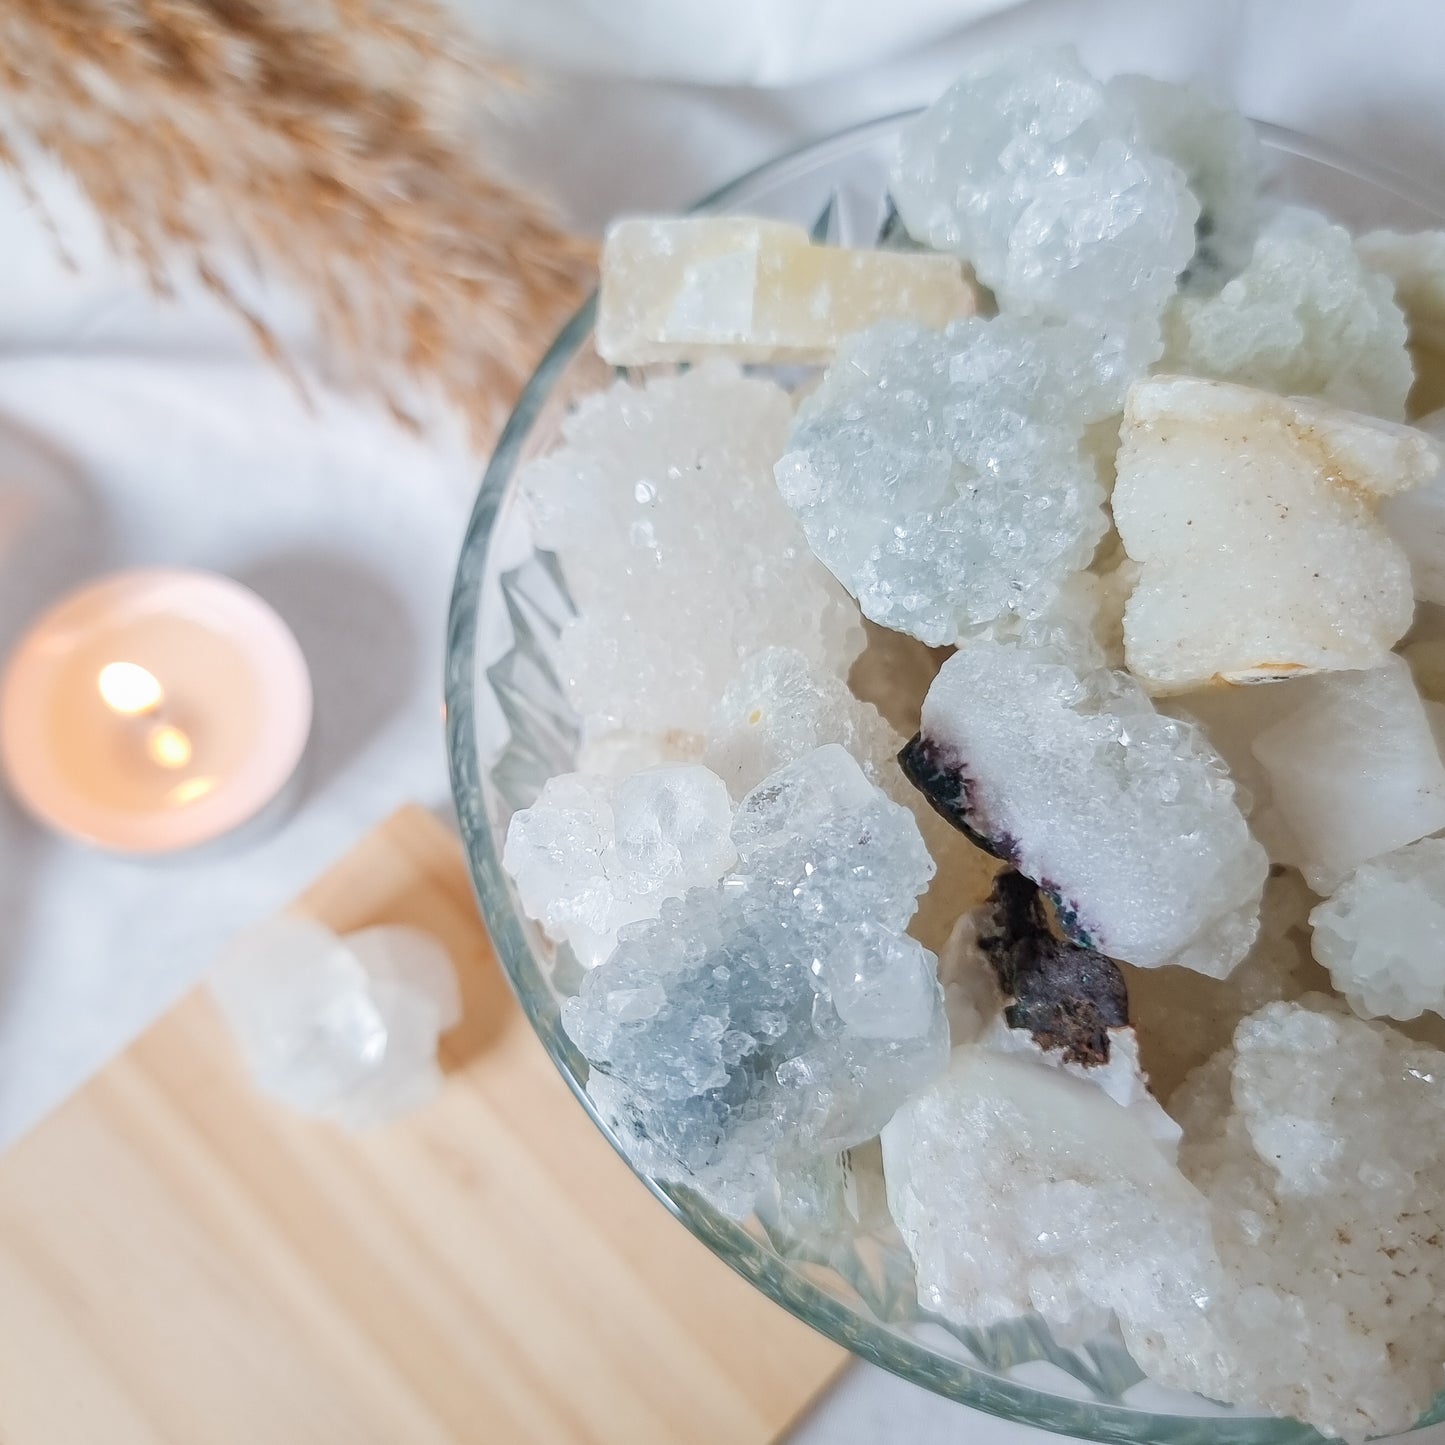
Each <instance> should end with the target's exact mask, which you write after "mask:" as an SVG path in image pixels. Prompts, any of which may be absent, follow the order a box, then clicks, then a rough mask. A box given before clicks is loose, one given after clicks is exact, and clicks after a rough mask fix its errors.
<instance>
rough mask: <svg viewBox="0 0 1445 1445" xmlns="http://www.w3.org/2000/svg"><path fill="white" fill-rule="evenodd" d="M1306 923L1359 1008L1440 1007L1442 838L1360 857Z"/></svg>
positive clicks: (1443, 1006)
mask: <svg viewBox="0 0 1445 1445" xmlns="http://www.w3.org/2000/svg"><path fill="white" fill-rule="evenodd" d="M1310 923H1311V925H1312V926H1313V927H1314V951H1315V956H1316V957H1317V958H1318V959H1319V961H1320V962H1321V963H1322V964H1324V966H1325V967H1326V968H1327V969H1329V971H1330V978H1331V979H1332V980H1333V981H1334V985H1335V987H1336V988H1337V989H1339V991H1340V992H1341V993H1342V994H1344V995H1345V997H1346V998H1347V999H1349V1001H1350V1004H1351V1006H1352V1007H1353V1008H1354V1009H1355V1011H1356V1012H1357V1013H1360V1014H1363V1015H1365V1016H1366V1017H1378V1016H1379V1015H1381V1014H1386V1015H1388V1016H1389V1017H1391V1018H1397V1019H1412V1018H1416V1017H1417V1016H1418V1015H1420V1014H1421V1013H1423V1012H1424V1011H1425V1010H1426V1009H1429V1010H1430V1011H1431V1012H1433V1013H1437V1014H1445V838H1421V839H1419V840H1417V841H1416V842H1414V843H1408V844H1406V845H1405V847H1403V848H1397V849H1396V850H1395V851H1394V852H1392V853H1386V854H1383V855H1382V856H1380V857H1377V858H1372V859H1371V860H1370V861H1369V862H1367V863H1362V864H1360V866H1359V867H1358V868H1356V869H1355V871H1354V872H1353V873H1351V874H1350V876H1349V877H1348V878H1347V879H1345V881H1344V882H1343V883H1342V884H1341V885H1340V886H1339V888H1337V889H1336V890H1335V892H1334V893H1333V894H1332V895H1331V896H1330V897H1329V898H1328V899H1327V900H1326V901H1325V902H1324V903H1321V904H1320V905H1319V907H1317V908H1316V909H1315V910H1314V912H1313V913H1311V914H1310Z"/></svg>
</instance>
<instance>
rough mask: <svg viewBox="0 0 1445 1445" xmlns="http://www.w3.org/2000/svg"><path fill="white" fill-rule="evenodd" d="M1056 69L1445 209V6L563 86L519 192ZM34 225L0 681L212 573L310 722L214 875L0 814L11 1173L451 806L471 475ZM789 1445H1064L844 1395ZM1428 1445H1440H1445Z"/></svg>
mask: <svg viewBox="0 0 1445 1445" xmlns="http://www.w3.org/2000/svg"><path fill="white" fill-rule="evenodd" d="M457 3H465V0H457ZM618 3H619V4H621V3H622V0H618ZM1058 37H1068V38H1072V39H1074V40H1076V41H1077V42H1078V43H1079V45H1080V48H1081V49H1082V51H1083V53H1084V56H1085V59H1086V61H1088V62H1089V63H1090V64H1092V65H1093V66H1094V67H1095V68H1096V69H1097V70H1099V71H1100V72H1102V73H1109V72H1112V71H1115V70H1121V69H1144V70H1149V71H1152V72H1153V73H1155V74H1161V75H1170V76H1183V75H1199V76H1202V77H1203V78H1205V79H1206V80H1207V81H1209V82H1210V83H1211V84H1213V85H1214V86H1215V88H1217V89H1219V90H1220V91H1222V92H1223V93H1226V94H1229V95H1231V96H1233V98H1234V99H1235V100H1236V101H1237V102H1238V103H1239V104H1240V105H1241V106H1242V107H1243V108H1244V109H1245V110H1247V111H1249V112H1251V113H1253V114H1255V115H1257V116H1260V117H1263V118H1265V119H1270V120H1276V121H1280V122H1283V123H1286V124H1290V125H1293V126H1295V127H1297V128H1298V129H1301V130H1304V131H1307V132H1312V133H1315V134H1318V135H1321V136H1325V137H1327V138H1329V139H1332V140H1334V141H1336V142H1337V143H1339V144H1341V145H1343V146H1345V147H1347V148H1350V149H1354V150H1356V151H1359V152H1361V153H1366V154H1369V155H1371V156H1372V158H1373V159H1374V160H1375V162H1376V163H1377V164H1378V163H1382V162H1383V163H1385V164H1387V165H1393V166H1395V167H1396V168H1398V169H1400V170H1403V171H1406V172H1408V173H1410V174H1412V175H1415V176H1417V177H1419V178H1421V179H1424V180H1426V181H1428V182H1429V183H1431V184H1432V185H1434V186H1437V187H1439V188H1440V189H1441V190H1442V191H1445V84H1442V83H1441V82H1442V78H1445V77H1442V71H1445V59H1442V55H1445V46H1442V41H1445V10H1442V9H1441V8H1440V7H1439V6H1438V4H1437V0H1260V3H1246V0H1198V3H1195V0H1171V3H1165V0H1159V3H1155V4H1152V5H1141V4H1138V3H1136V0H1099V3H1061V0H1045V3H1030V4H1025V5H1022V6H1019V7H1016V8H1014V9H1011V10H1009V11H1007V12H1005V13H1002V14H1000V15H998V16H996V17H994V18H993V19H991V20H989V21H987V22H984V24H983V25H982V27H981V28H980V30H979V31H976V32H975V33H974V35H973V36H971V37H969V38H967V39H958V38H953V39H950V40H945V41H942V42H939V43H937V44H934V45H931V46H929V47H928V48H927V49H926V51H925V52H924V53H922V54H919V55H916V56H914V57H912V58H907V59H902V60H896V61H891V62H889V63H888V64H887V65H886V66H883V67H880V68H879V69H878V70H877V71H875V72H868V73H864V74H859V75H851V76H845V77H840V78H834V79H829V80H824V81H818V82H814V83H811V84H809V85H807V86H805V87H799V88H796V89H793V90H786V91H783V90H772V91H762V92H759V91H752V90H747V89H741V88H737V89H733V88H725V87H713V88H689V87H686V86H681V85H677V84H661V83H658V84H646V83H641V82H635V81H634V82H618V81H607V80H601V79H586V78H582V77H577V76H567V77H562V76H558V77H555V78H554V79H553V80H552V82H551V83H550V85H549V86H548V87H547V88H546V90H545V91H544V93H543V95H542V96H541V97H540V98H539V99H538V100H537V101H536V102H535V103H534V105H533V108H532V110H531V111H530V112H529V113H527V114H526V115H524V117H523V119H522V122H521V124H520V127H519V130H518V133H517V135H516V137H515V140H514V143H513V146H512V150H513V163H514V165H515V166H516V167H517V168H518V169H519V170H520V172H521V173H522V174H524V175H528V176H533V177H536V178H537V182H538V183H539V184H542V185H545V186H547V187H548V188H549V189H551V191H552V192H553V193H554V194H555V195H556V196H557V197H558V198H559V199H560V201H561V203H562V204H563V205H564V206H565V208H566V209H567V211H568V212H569V213H570V214H571V216H572V217H573V218H574V219H575V220H576V221H577V222H578V223H579V224H582V225H587V226H596V225H598V224H600V223H601V222H602V221H603V220H604V219H605V218H606V217H607V216H608V215H610V214H612V213H614V212H616V211H620V210H627V209H638V208H644V207H675V206H677V205H678V204H681V203H683V202H685V201H686V200H688V199H689V198H690V197H693V196H695V195H698V194H700V193H702V192H704V191H706V190H708V189H710V188H711V187H713V186H714V185H716V184H718V183H719V182H721V181H723V180H725V179H726V178H727V177H728V176H730V175H732V174H735V173H737V172H738V171H739V170H741V169H743V168H744V167H746V166H749V165H752V164H755V163H756V162H758V161H761V160H764V159H766V158H767V157H768V156H769V155H770V154H773V153H776V152H777V151H779V150H781V149H783V148H785V147H787V146H789V145H791V144H794V143H795V142H797V141H798V140H800V139H804V138H806V137H808V136H812V135H817V134H820V133H823V132H825V131H827V130H829V129H830V128H833V127H835V126H837V125H839V124H843V123H845V122H847V121H850V120H855V119H862V118H864V117H866V116H868V115H872V114H878V113H881V112H883V111H887V110H893V109H897V108H899V107H901V106H904V105H909V104H914V103H919V102H922V101H925V100H927V99H928V98H930V97H931V96H932V95H933V94H935V93H936V92H937V91H938V90H939V89H940V88H941V87H942V86H943V85H944V84H945V83H946V82H947V80H948V78H949V76H950V74H951V72H952V71H953V70H954V69H955V68H956V66H957V64H958V60H959V57H960V56H961V55H962V54H964V53H966V52H967V50H968V49H969V48H970V47H971V46H975V45H977V44H980V43H985V42H987V43H999V44H1011V43H1016V42H1021V41H1027V40H1036V39H1040V38H1058ZM45 193H46V196H47V199H48V200H49V201H50V203H51V205H52V207H53V210H54V213H55V215H56V216H57V219H58V220H59V222H60V225H61V230H62V233H63V234H64V236H65V238H66V242H67V245H68V247H69V249H70V251H71V252H72V255H73V257H74V258H75V260H76V262H77V265H76V268H75V269H74V270H68V269H67V268H66V267H64V266H62V265H60V264H59V263H58V262H57V261H56V259H55V257H54V256H53V254H52V252H51V250H50V247H49V244H48V242H47V240H46V238H45V235H44V233H43V231H42V229H41V227H40V225H39V223H38V220H37V218H36V216H35V214H34V213H33V211H32V209H31V208H30V207H29V206H28V205H27V203H26V202H25V201H24V199H23V198H22V196H21V195H20V193H19V192H18V190H16V189H15V188H14V187H13V186H11V185H9V184H8V183H3V182H0V257H3V264H0V653H3V652H4V651H5V650H7V649H8V647H9V645H10V644H11V643H12V642H13V640H14V638H15V637H16V636H17V634H18V633H19V631H20V630H21V629H22V627H23V626H24V624H25V622H26V620H27V619H29V618H31V617H33V616H34V615H35V614H36V612H37V611H38V610H39V609H41V608H42V607H43V606H44V605H45V604H46V603H48V602H49V601H50V600H52V599H54V598H56V597H58V596H59V595H60V594H61V593H63V592H64V591H66V590H68V589H69V588H70V587H71V586H73V585H75V584H76V583H78V582H80V581H82V580H84V579H86V578H88V577H91V576H93V575H95V574H97V573H99V572H102V571H105V570H109V569H111V568H114V567H117V566H122V565H128V564H134V563H144V562H170V563H185V564H190V565H198V566H206V567H215V568H218V569H220V570H223V571H227V572H230V573H231V574H233V575H235V576H237V577H239V578H240V579H241V580H242V581H245V582H247V583H249V584H250V585H251V586H253V587H255V588H256V589H257V590H258V591H259V592H260V593H261V594H262V595H263V596H265V597H267V598H268V599H269V600H270V601H271V602H272V603H273V604H274V605H275V606H276V607H277V608H278V609H279V610H280V612H281V613H282V615H283V616H284V617H285V618H286V619H287V620H288V622H289V623H290V624H291V626H292V627H293V628H294V629H295V631H296V633H297V635H298V637H299V638H300V641H301V644H302V646H303V648H304V650H305V652H306V654H307V658H308V661H309V663H310V666H311V668H312V672H313V675H314V677H315V681H316V694H317V714H316V732H315V737H314V740H313V747H312V750H311V754H310V756H309V759H308V763H307V765H306V769H305V772H304V775H303V777H302V779H301V787H300V794H299V801H298V805H297V808H296V810H295V812H294V813H293V814H292V815H291V816H290V817H289V818H288V820H287V821H286V822H285V823H284V824H283V825H282V826H281V827H279V828H278V829H277V830H275V831H273V832H271V833H269V834H267V835H266V836H265V837H264V838H263V839H262V840H260V841H249V842H248V841H246V840H244V839H243V840H241V841H240V842H239V843H237V844H236V845H235V846H233V847H232V848H230V849H228V850H222V851H220V852H217V853H215V854H208V855H198V856H194V857H188V858H184V859H181V860H177V861H174V862H170V863H164V864H150V863H145V864H142V863H131V862H126V861H121V860H116V859H111V858H105V857H102V856H99V855H97V854H93V853H90V852H87V851H85V850H83V849H79V848H75V847H72V846H70V845H67V844H65V843H62V842H60V841H58V840H55V839H52V838H50V837H47V836H46V835H45V834H43V833H42V832H41V831H39V830H38V829H36V828H35V827H34V826H33V825H31V824H30V823H28V822H27V821H26V820H24V819H23V818H22V817H21V816H20V815H19V813H18V811H17V810H16V808H15V807H14V805H13V803H12V802H11V801H10V800H9V799H8V798H7V797H6V796H5V795H4V793H3V791H0V920H3V931H0V1144H4V1143H6V1142H8V1141H10V1140H13V1139H14V1138H15V1137H16V1136H17V1135H18V1134H20V1133H21V1132H22V1131H23V1130H25V1129H26V1128H28V1127H29V1126H30V1125H32V1124H33V1123H34V1122H35V1121H36V1120H37V1119H38V1118H40V1117H41V1116H42V1115H43V1114H44V1113H45V1112H46V1111H47V1110H48V1109H50V1108H51V1107H53V1106H54V1105H55V1104H56V1103H57V1102H59V1100H60V1099H62V1098H63V1097H64V1096H65V1095H66V1094H67V1093H68V1092H69V1091H71V1090H72V1089H74V1088H75V1087H76V1086H77V1085H78V1084H79V1083H81V1082H82V1081H83V1080H84V1079H85V1078H86V1077H87V1076H88V1075H89V1074H90V1073H92V1072H93V1071H94V1070H95V1069H96V1068H98V1067H99V1066H100V1065H101V1064H102V1063H103V1062H104V1061H105V1060H106V1059H107V1058H108V1057H110V1056H111V1055H112V1054H113V1053H115V1052H116V1051H117V1050H119V1049H120V1048H121V1047H122V1046H123V1045H124V1044H125V1043H126V1042H128V1041H129V1039H130V1038H132V1037H133V1036H134V1035H135V1034H136V1033H137V1032H138V1031H140V1030H141V1029H142V1028H143V1027H144V1026H145V1025H146V1024H147V1023H148V1022H149V1021H150V1020H151V1019H152V1018H154V1017H155V1016H156V1015H157V1014H158V1013H159V1012H161V1011H162V1010H163V1009H164V1008H165V1007H166V1006H167V1005H168V1004H169V1003H170V1002H171V1001H172V1000H173V999H175V998H176V997H177V996H178V995H179V994H180V993H182V992H183V991H184V990H185V989H186V988H187V987H189V986H190V985H191V984H192V983H193V982H194V981H195V980H196V979H197V978H198V977H199V976H200V975H201V973H202V972H203V971H204V969H205V967H206V965H207V963H208V961H209V960H210V959H211V958H212V957H213V955H214V953H215V951H216V949H217V947H218V946H219V944H220V943H221V942H222V941H223V940H224V939H226V938H227V937H229V936H230V935H231V934H232V933H233V932H234V931H235V930H236V929H238V928H240V927H241V926H243V925H245V924H246V923H248V922H250V921H252V920H254V919H256V918H258V917H261V916H263V915H264V914H266V913H267V912H269V911H270V910H272V909H274V908H275V907H277V906H278V905H280V904H281V903H282V902H284V901H285V900H286V899H287V898H288V897H290V896H291V895H292V894H293V893H295V892H296V891H297V889H298V888H299V887H300V886H302V885H303V884H304V883H305V882H306V881H307V880H308V879H309V878H311V877H312V876H314V875H315V874H316V873H317V872H319V871H320V870H321V869H322V868H323V867H324V866H325V865H326V863H327V862H328V861H329V860H330V859H332V858H333V857H335V856H337V855H339V854H340V853H341V852H343V851H344V850H345V849H346V848H347V847H348V846H349V845H350V844H351V843H352V842H354V841H355V840H356V839H357V838H358V837H359V836H360V835H361V834H362V833H363V832H365V831H366V830H367V829H368V828H369V827H370V826H371V825H372V824H374V823H375V822H377V821H378V820H379V819H380V818H382V817H383V816H384V815H385V814H386V813H388V812H389V811H390V810H391V809H392V808H393V807H395V806H396V805H398V804H399V803H401V802H403V801H407V800H412V799H416V800H420V801H422V802H425V803H431V804H438V805H440V804H444V803H445V800H446V794H447V788H446V773H445V765H444V758H443V751H442V736H441V726H440V702H439V696H440V676H441V655H442V639H443V620H444V615H445V605H446V599H447V594H448V590H449V587H450V582H451V570H452V565H453V562H454V558H455V551H456V547H457V542H458V539H459V536H460V531H461V527H462V524H463V521H464V519H465V515H466V510H467V508H468V506H469V503H470V499H471V493H472V491H473V489H474V486H475V480H476V476H477V474H478V470H479V464H478V461H477V459H475V458H473V457H470V456H468V454H467V452H466V450H465V448H464V446H463V445H462V444H461V443H460V442H459V441H458V440H457V438H456V436H454V435H447V436H436V435H433V436H431V437H428V438H427V439H425V440H422V439H418V438H415V437H412V436H409V435H407V434H405V433H403V432H400V431H399V430H398V429H397V428H396V427H395V426H394V425H392V423H391V422H390V421H389V420H388V419H387V418H386V417H384V416H383V415H381V414H379V413H378V412H377V411H376V410H375V409H373V408H370V407H368V406H366V405H364V404H360V403H357V402H354V401H350V400H347V399H344V398H341V397H338V396H334V395H329V394H326V393H324V392H322V393H318V394H317V395H316V396H315V397H314V398H313V400H312V403H311V404H310V405H309V406H308V405H305V404H303V403H302V402H300V401H299V400H298V398H297V397H296V396H295V395H294V394H293V393H292V391H291V390H290V389H289V387H288V386H287V384H286V383H284V382H283V381H281V380H280V379H279V378H278V377H277V376H276V375H274V374H273V373H271V372H269V371H268V370H267V369H266V368H264V367H263V366H261V365H259V364H257V363H256V362H255V360H254V359H253V357H252V355H251V353H250V350H249V346H248V342H247V339H246V337H245V336H244V335H243V334H242V333H241V332H240V330H239V329H238V328H237V327H236V326H235V325H234V324H233V323H232V322H231V321H230V319H229V318H227V317H226V316H224V315H223V314H222V313H220V312H219V311H218V309H217V308H216V307H215V306H214V305H213V304H212V303H210V302H209V301H208V300H206V299H205V298H203V297H200V296H197V295H195V294H188V295H186V297H185V298H184V299H183V300H182V302H180V303H178V304H172V305H166V306H162V305H160V304H159V303H157V302H155V301H153V300H151V299H150V298H149V297H148V296H146V295H145V294H144V292H143V290H142V289H141V288H140V287H139V286H138V285H137V284H136V282H135V280H134V279H133V278H132V277H131V276H130V275H129V274H128V273H127V272H126V271H125V270H124V268H122V267H120V266H118V265H117V264H116V263H115V262H113V261H112V260H110V259H109V258H108V257H107V256H106V255H105V253H104V250H103V247H102V246H101V245H100V243H99V240H98V238H97V235H96V232H95V227H94V225H93V222H92V221H91V220H90V218H89V217H88V216H87V214H86V213H85V211H84V209H83V207H81V206H80V205H79V204H78V203H77V202H76V201H75V198H74V197H73V196H72V195H71V194H70V193H69V191H68V190H67V189H66V187H65V186H64V184H63V183H60V182H58V181H57V183H56V184H55V185H53V186H52V185H47V186H46V187H45ZM792 1438H793V1440H794V1442H795V1445H825V1442H826V1445H864V1442H879V1441H893V1440H903V1439H907V1440H908V1441H909V1442H910V1445H935V1442H938V1445H941V1442H945V1441H948V1442H964V1441H967V1442H971V1445H1015V1442H1017V1445H1022V1442H1024V1441H1025V1440H1026V1439H1036V1440H1040V1441H1042V1440H1044V1439H1046V1438H1048V1437H1046V1436H1044V1435H1043V1434H1042V1432H1038V1431H1032V1430H1025V1429H1023V1428H1022V1427H1019V1426H1013V1425H1008V1424H1005V1423H1004V1422H1000V1421H996V1420H993V1419H991V1418H989V1417H986V1416H982V1415H978V1414H975V1413H973V1412H970V1411H967V1410H964V1409H962V1408H961V1407H958V1406H955V1405H952V1404H950V1403H948V1402H946V1401H943V1400H940V1399H938V1398H937V1397H935V1396H932V1395H929V1394H928V1393H926V1392H925V1391H922V1390H919V1389H917V1388H915V1387H913V1386H911V1385H908V1384H905V1383H904V1382H902V1381H898V1380H896V1379H893V1378H892V1377H891V1376H888V1375H886V1374H884V1373H883V1372H881V1371H878V1370H875V1369H873V1368H871V1367H864V1366H859V1367H857V1368H855V1369H854V1370H852V1371H850V1372H849V1374H848V1375H847V1376H846V1377H845V1379H844V1381H843V1382H842V1383H841V1384H840V1385H839V1387H838V1388H837V1389H836V1390H835V1391H834V1392H833V1393H832V1394H831V1395H830V1396H829V1397H828V1398H827V1399H826V1400H824V1401H823V1402H822V1403H821V1404H820V1406H819V1407H818V1409H817V1410H815V1412H814V1413H813V1414H812V1415H811V1416H810V1417H809V1419H808V1420H807V1421H805V1422H804V1423H803V1424H802V1425H801V1426H800V1427H799V1428H798V1430H797V1431H796V1432H795V1434H794V1436H793V1437H792ZM1412 1438H1413V1439H1415V1440H1417V1441H1419V1442H1420V1445H1427V1442H1429V1445H1445V1429H1442V1430H1434V1431H1430V1432H1428V1434H1422V1435H1418V1436H1415V1437H1412Z"/></svg>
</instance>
